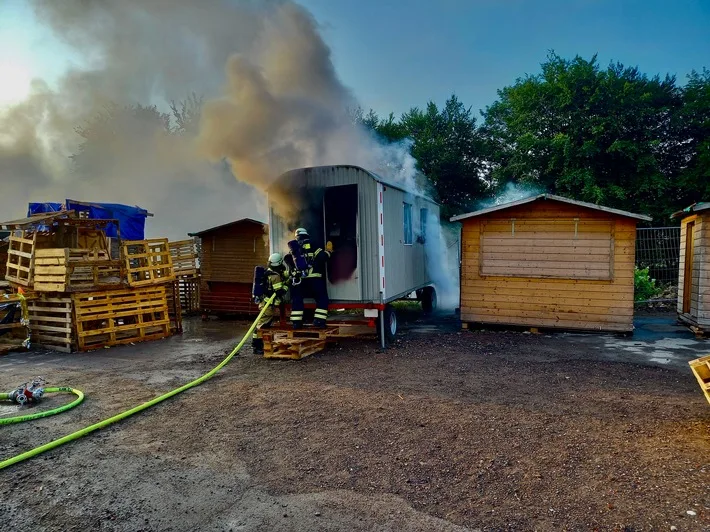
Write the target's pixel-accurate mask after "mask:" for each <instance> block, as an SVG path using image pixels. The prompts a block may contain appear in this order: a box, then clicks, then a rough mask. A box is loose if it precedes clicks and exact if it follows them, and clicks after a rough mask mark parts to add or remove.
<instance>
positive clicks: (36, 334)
mask: <svg viewBox="0 0 710 532" xmlns="http://www.w3.org/2000/svg"><path fill="white" fill-rule="evenodd" d="M72 306H73V305H72V300H71V297H48V296H46V295H42V296H40V297H38V298H37V299H33V300H31V301H29V302H28V311H29V316H30V326H31V338H32V343H33V344H35V345H39V346H42V347H46V348H49V349H52V350H54V351H61V352H64V353H71V352H72V348H73V347H74V331H73V329H74V327H73V317H72Z"/></svg>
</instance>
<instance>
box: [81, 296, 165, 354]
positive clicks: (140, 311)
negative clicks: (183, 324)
mask: <svg viewBox="0 0 710 532" xmlns="http://www.w3.org/2000/svg"><path fill="white" fill-rule="evenodd" d="M72 301H73V303H74V315H75V324H76V338H77V347H78V349H79V350H80V351H88V350H91V349H97V348H100V347H105V346H113V345H120V344H128V343H133V342H142V341H145V340H157V339H160V338H165V337H167V336H170V316H169V315H168V301H167V297H166V293H165V287H164V286H152V287H148V288H138V289H132V290H111V291H105V292H90V293H86V294H72Z"/></svg>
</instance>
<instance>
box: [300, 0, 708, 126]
mask: <svg viewBox="0 0 710 532" xmlns="http://www.w3.org/2000/svg"><path fill="white" fill-rule="evenodd" d="M302 3H303V4H304V5H305V6H306V7H308V8H309V9H310V10H311V11H312V12H313V14H314V15H315V16H316V18H317V19H318V20H319V21H320V23H321V24H322V25H323V26H324V30H323V31H324V36H325V39H326V41H327V42H328V43H329V44H330V45H331V47H332V49H333V55H334V60H335V64H336V67H337V69H338V72H339V73H340V75H341V77H342V79H343V81H344V82H345V83H346V84H347V85H348V86H350V87H352V88H353V89H354V90H355V93H356V94H357V96H358V97H359V98H360V100H361V102H362V104H363V106H365V107H373V108H374V109H376V110H377V111H379V112H382V113H384V112H389V111H390V110H391V111H394V112H395V113H396V114H399V113H401V112H403V111H406V110H408V109H409V108H410V107H411V106H414V105H419V106H421V105H424V104H425V103H426V102H427V101H428V100H431V99H433V100H434V101H435V102H437V103H441V102H443V101H444V100H445V99H446V98H447V97H448V96H449V95H450V94H451V93H452V92H455V93H456V94H457V95H459V97H460V98H461V99H462V100H463V101H464V103H466V104H467V105H471V106H473V108H474V109H476V110H477V109H479V108H483V107H485V106H486V105H489V104H490V103H492V102H493V101H494V100H495V98H496V90H497V89H498V88H500V87H503V86H505V85H507V84H510V83H512V82H514V81H515V79H516V78H517V77H520V76H523V75H524V74H525V73H536V72H538V71H539V65H540V63H541V62H543V61H544V60H545V57H546V55H547V51H548V50H550V49H554V50H555V51H556V52H557V53H558V54H560V55H562V56H564V57H573V56H574V55H576V54H579V55H581V56H583V57H591V56H592V55H593V54H595V53H598V54H599V60H600V62H601V63H602V64H603V65H606V64H608V62H609V61H610V60H615V61H616V60H618V61H621V62H622V63H624V64H626V65H633V66H639V68H640V69H641V71H642V72H645V73H648V74H656V73H661V74H665V73H671V74H676V75H677V76H678V79H679V81H681V82H682V83H685V76H686V75H687V74H688V73H689V72H690V71H691V70H692V69H696V70H700V69H702V67H703V66H706V67H708V68H710V0H694V1H693V0H663V1H659V0H644V1H637V0H537V1H533V0H468V1H466V0H438V1H437V0H407V1H404V0H399V1H391V0H390V1H388V0H379V1H378V0H357V1H355V0H342V1H335V0H303V2H302Z"/></svg>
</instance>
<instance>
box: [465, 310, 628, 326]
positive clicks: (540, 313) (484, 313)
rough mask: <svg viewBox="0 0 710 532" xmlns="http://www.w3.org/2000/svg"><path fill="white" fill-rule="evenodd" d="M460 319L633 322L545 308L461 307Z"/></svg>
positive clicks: (612, 315)
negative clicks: (550, 310)
mask: <svg viewBox="0 0 710 532" xmlns="http://www.w3.org/2000/svg"><path fill="white" fill-rule="evenodd" d="M461 319H462V320H465V321H472V322H483V321H486V320H488V321H491V320H493V321H496V320H498V321H500V322H502V323H509V322H513V321H515V322H517V321H520V320H528V321H526V322H525V323H524V325H530V326H533V327H535V326H536V325H535V323H536V320H539V321H540V323H541V324H542V323H543V322H544V323H547V322H550V323H560V324H563V323H565V322H572V323H577V322H581V323H589V324H610V323H616V324H629V325H631V324H632V323H633V317H632V316H620V315H616V314H610V313H606V314H605V313H600V314H594V313H592V312H585V313H581V312H563V311H557V312H548V311H545V310H518V309H507V308H506V309H476V308H468V307H466V308H464V307H462V308H461Z"/></svg>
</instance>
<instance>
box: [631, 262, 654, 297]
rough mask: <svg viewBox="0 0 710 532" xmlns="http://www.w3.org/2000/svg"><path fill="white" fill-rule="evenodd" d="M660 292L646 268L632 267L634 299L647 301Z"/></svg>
mask: <svg viewBox="0 0 710 532" xmlns="http://www.w3.org/2000/svg"><path fill="white" fill-rule="evenodd" d="M660 293H661V289H660V288H659V287H658V286H656V280H655V279H651V277H650V276H649V274H648V268H637V267H634V301H648V300H649V299H652V298H654V297H657V296H658V295H659V294H660Z"/></svg>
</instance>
